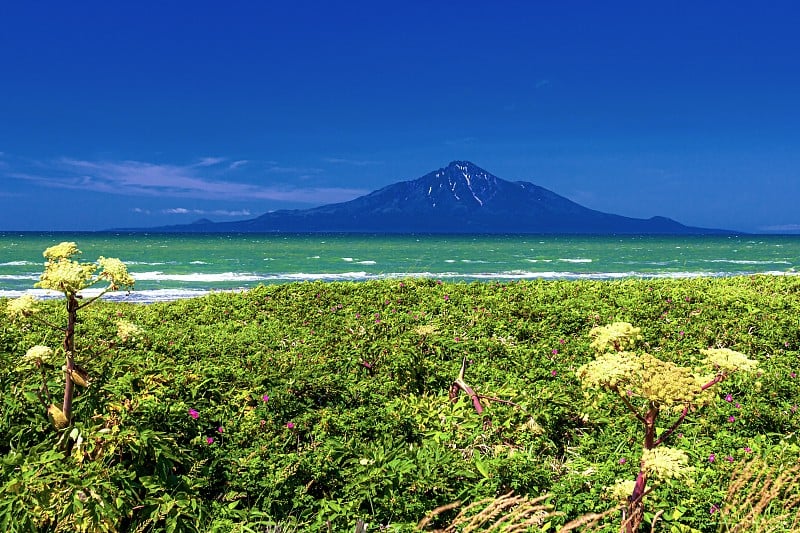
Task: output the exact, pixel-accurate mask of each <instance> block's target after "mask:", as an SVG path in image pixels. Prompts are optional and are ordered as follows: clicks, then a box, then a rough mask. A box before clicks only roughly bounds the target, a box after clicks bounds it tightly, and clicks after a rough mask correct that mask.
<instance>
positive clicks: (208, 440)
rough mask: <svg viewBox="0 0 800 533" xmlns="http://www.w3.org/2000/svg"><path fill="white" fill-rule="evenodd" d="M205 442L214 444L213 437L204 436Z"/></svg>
mask: <svg viewBox="0 0 800 533" xmlns="http://www.w3.org/2000/svg"><path fill="white" fill-rule="evenodd" d="M206 442H207V443H208V444H214V437H207V438H206Z"/></svg>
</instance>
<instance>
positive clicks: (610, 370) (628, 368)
mask: <svg viewBox="0 0 800 533" xmlns="http://www.w3.org/2000/svg"><path fill="white" fill-rule="evenodd" d="M638 359H639V358H638V356H637V355H636V354H635V353H631V352H611V353H606V354H603V355H600V356H598V357H597V359H595V360H594V361H591V362H589V363H586V364H585V365H583V366H581V367H580V368H578V372H577V374H578V379H580V380H581V384H582V385H583V386H584V387H588V388H607V389H611V390H620V389H626V388H627V385H628V384H629V383H630V381H631V379H632V378H633V377H634V376H635V373H636V372H637V371H638V369H639V368H640V366H641V365H640V364H639V360H638Z"/></svg>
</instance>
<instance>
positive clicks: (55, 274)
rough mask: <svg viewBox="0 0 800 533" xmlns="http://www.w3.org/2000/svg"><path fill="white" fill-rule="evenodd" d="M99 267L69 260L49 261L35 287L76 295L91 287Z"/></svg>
mask: <svg viewBox="0 0 800 533" xmlns="http://www.w3.org/2000/svg"><path fill="white" fill-rule="evenodd" d="M95 270H97V265H94V264H92V263H78V262H76V261H70V260H68V259H63V258H62V259H58V260H57V261H48V262H47V265H45V268H44V272H43V273H42V275H41V277H40V278H39V282H38V283H36V284H35V285H34V286H35V287H41V288H42V289H50V290H54V291H59V292H63V293H64V294H76V293H78V292H79V291H81V290H83V289H85V288H86V287H88V286H89V285H91V283H90V281H91V279H92V275H93V274H94V272H95Z"/></svg>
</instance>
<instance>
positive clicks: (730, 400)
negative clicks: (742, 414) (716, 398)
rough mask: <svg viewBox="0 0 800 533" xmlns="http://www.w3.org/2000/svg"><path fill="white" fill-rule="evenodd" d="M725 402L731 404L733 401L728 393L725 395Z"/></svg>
mask: <svg viewBox="0 0 800 533" xmlns="http://www.w3.org/2000/svg"><path fill="white" fill-rule="evenodd" d="M725 401H726V402H732V401H733V396H731V394H730V393H728V394H726V395H725Z"/></svg>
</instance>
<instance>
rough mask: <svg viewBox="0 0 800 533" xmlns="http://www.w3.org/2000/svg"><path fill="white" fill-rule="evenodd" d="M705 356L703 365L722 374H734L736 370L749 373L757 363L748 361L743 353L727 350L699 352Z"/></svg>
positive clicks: (717, 349)
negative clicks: (711, 367)
mask: <svg viewBox="0 0 800 533" xmlns="http://www.w3.org/2000/svg"><path fill="white" fill-rule="evenodd" d="M700 353H702V354H703V355H705V356H706V358H705V363H706V364H707V365H710V366H713V367H714V368H717V369H719V370H720V371H722V372H734V371H736V370H742V371H745V372H747V371H749V370H753V369H755V368H756V367H757V366H758V362H757V361H753V360H752V359H748V358H747V356H746V355H744V354H743V353H739V352H735V351H733V350H731V349H728V348H709V349H707V350H700Z"/></svg>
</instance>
